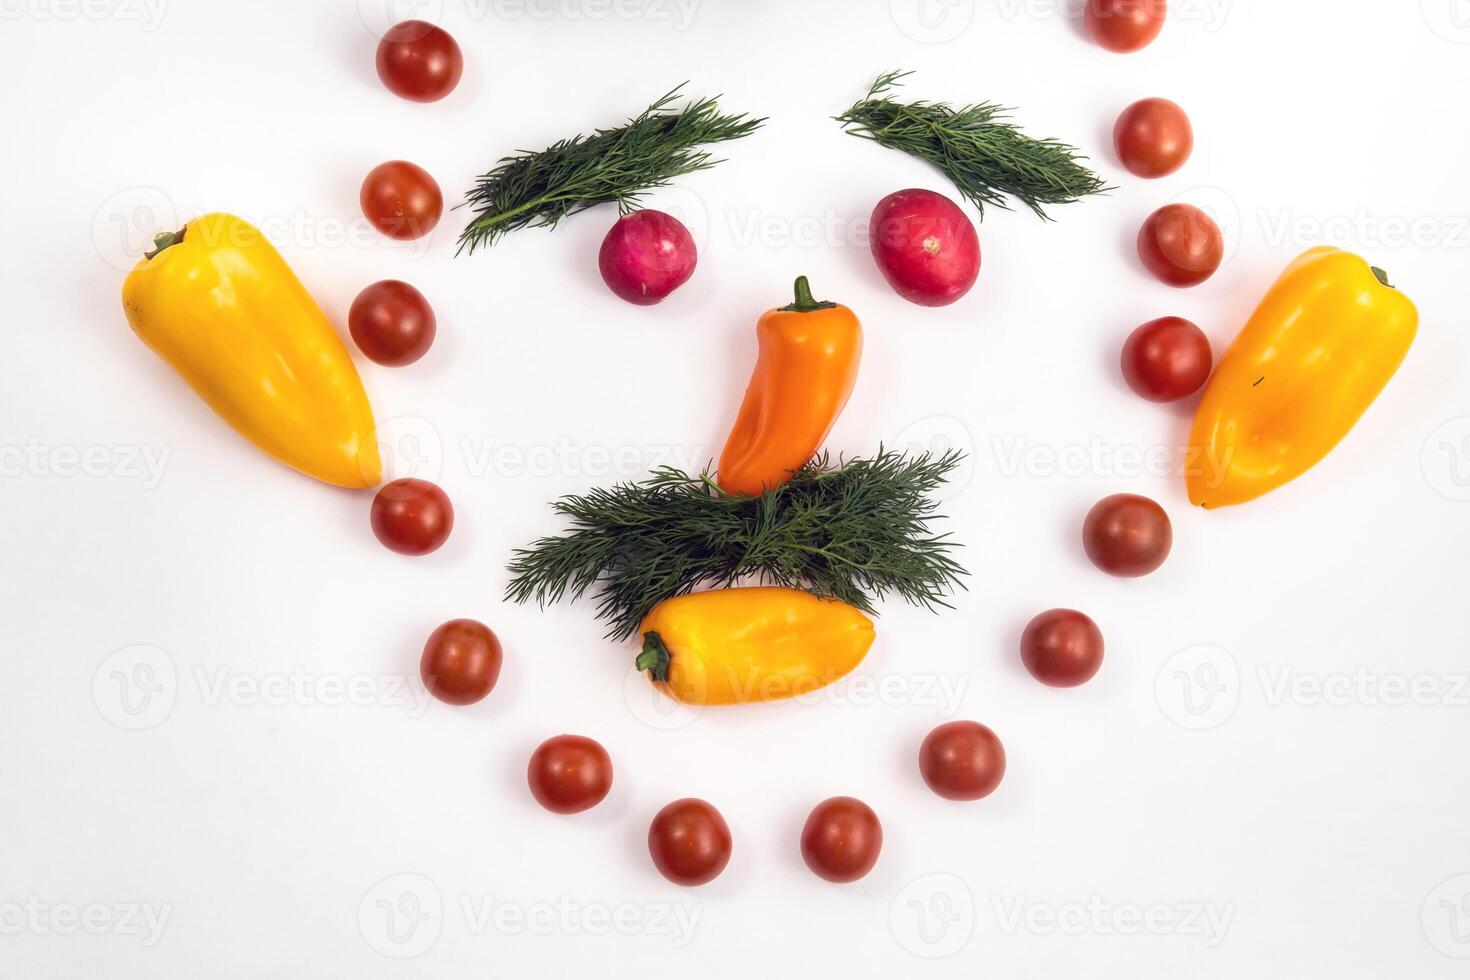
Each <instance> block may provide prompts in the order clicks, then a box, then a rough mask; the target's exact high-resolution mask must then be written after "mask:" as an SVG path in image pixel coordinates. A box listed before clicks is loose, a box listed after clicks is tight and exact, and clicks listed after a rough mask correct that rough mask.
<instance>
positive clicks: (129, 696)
mask: <svg viewBox="0 0 1470 980" xmlns="http://www.w3.org/2000/svg"><path fill="white" fill-rule="evenodd" d="M178 694H179V677H178V672H177V671H175V670H174V662H173V660H172V658H170V657H169V655H168V654H167V653H165V652H164V651H163V650H161V649H159V648H158V647H155V646H150V645H148V644H139V645H137V646H131V647H124V648H123V649H121V650H119V651H117V652H116V653H114V654H111V655H110V656H108V658H107V659H106V660H104V661H102V663H101V665H99V666H98V668H97V672H96V673H94V674H93V675H92V702H93V703H94V704H95V705H97V710H98V711H99V712H101V713H102V717H104V718H106V719H107V720H108V721H110V722H112V723H113V724H114V725H116V726H117V727H119V728H126V729H127V730H129V731H141V730H143V729H145V728H152V727H153V726H154V725H157V724H159V723H160V722H162V721H163V720H164V719H165V718H167V717H168V716H169V714H170V712H172V711H173V710H174V702H175V701H177V700H178Z"/></svg>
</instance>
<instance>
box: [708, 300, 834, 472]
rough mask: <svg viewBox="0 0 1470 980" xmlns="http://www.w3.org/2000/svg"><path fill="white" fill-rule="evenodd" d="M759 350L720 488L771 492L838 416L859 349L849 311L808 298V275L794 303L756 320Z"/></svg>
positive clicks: (723, 459)
mask: <svg viewBox="0 0 1470 980" xmlns="http://www.w3.org/2000/svg"><path fill="white" fill-rule="evenodd" d="M755 329H756V336H757V339H758V341H759V344H760V354H759V356H758V357H757V359H756V363H755V371H754V372H753V373H752V374H751V378H750V384H749V385H748V386H747V387H746V389H745V400H744V401H743V402H742V403H741V405H740V414H739V415H737V416H736V418H735V427H734V429H732V430H731V432H730V438H729V439H727V440H726V441H725V449H724V452H722V453H721V454H720V465H719V469H718V470H717V472H716V474H715V480H716V482H717V483H718V484H719V486H720V488H721V489H722V490H724V491H725V492H726V493H735V494H749V495H751V496H754V495H755V494H758V493H761V492H763V491H766V490H774V489H775V488H776V487H779V486H781V485H782V484H783V483H785V482H786V481H787V480H789V479H791V474H792V473H793V472H794V471H795V470H798V469H800V468H801V467H802V466H804V465H806V462H807V460H809V459H811V458H812V456H813V455H815V454H816V451H817V450H818V449H819V448H820V447H821V445H822V441H823V440H824V439H826V438H827V433H828V432H830V431H831V429H832V423H834V422H836V421H837V416H838V415H839V414H841V412H842V409H843V407H844V406H845V405H846V404H847V399H848V396H849V395H851V394H852V386H853V383H854V382H856V381H857V372H858V362H859V360H860V359H861V358H862V352H863V328H862V325H861V324H859V323H858V318H857V317H856V316H855V315H854V314H853V312H852V310H849V309H848V308H847V307H845V306H842V305H841V304H839V303H819V302H817V301H815V300H814V299H812V293H811V289H810V287H809V286H808V285H807V281H806V277H805V276H802V277H801V278H799V279H797V280H796V302H794V303H792V304H791V305H790V306H783V307H781V308H780V309H777V310H770V311H768V312H767V313H766V314H765V315H764V316H762V317H761V318H760V321H759V322H758V323H757V324H756V328H755Z"/></svg>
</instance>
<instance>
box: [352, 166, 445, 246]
mask: <svg viewBox="0 0 1470 980" xmlns="http://www.w3.org/2000/svg"><path fill="white" fill-rule="evenodd" d="M358 200H359V202H360V203H361V204H362V213H363V214H364V215H365V216H366V217H367V219H368V221H370V222H372V224H373V227H375V228H377V229H378V230H379V231H381V232H382V233H383V234H385V235H387V236H388V237H389V238H397V239H400V240H402V241H407V240H409V239H412V238H422V237H424V236H425V235H427V234H428V233H429V232H431V231H433V230H434V226H435V225H437V224H438V223H439V216H440V215H441V214H443V213H444V195H443V194H442V193H440V191H439V185H438V184H437V183H435V181H434V178H433V177H430V176H429V173H428V171H426V170H424V168H422V167H420V166H417V165H415V164H412V163H409V162H408V161H407V160H389V161H388V162H387V163H380V164H378V165H377V166H376V167H374V168H373V169H372V170H370V171H368V175H367V177H366V178H365V179H364V180H363V182H362V191H361V193H360V194H359V195H358Z"/></svg>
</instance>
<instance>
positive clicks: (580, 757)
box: [526, 735, 613, 813]
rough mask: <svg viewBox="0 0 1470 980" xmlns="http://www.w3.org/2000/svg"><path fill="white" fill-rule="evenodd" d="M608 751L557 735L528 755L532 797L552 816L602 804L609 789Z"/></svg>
mask: <svg viewBox="0 0 1470 980" xmlns="http://www.w3.org/2000/svg"><path fill="white" fill-rule="evenodd" d="M612 779H613V772H612V759H611V758H609V756H608V754H607V749H605V748H603V747H602V746H601V745H599V744H598V743H597V742H595V741H593V740H592V739H590V738H586V737H585V736H582V735H558V736H556V737H555V738H548V739H547V740H546V741H544V742H542V743H541V745H540V746H539V747H538V748H537V749H536V751H535V752H533V753H531V764H530V765H529V766H527V767H526V782H527V783H529V784H530V786H531V795H532V796H534V797H536V802H537V803H540V804H541V805H542V806H544V807H546V809H548V810H550V811H551V812H552V813H580V812H581V811H583V810H587V809H590V808H591V807H594V806H596V805H597V804H599V803H601V802H602V800H603V797H605V796H607V791H608V790H610V789H612Z"/></svg>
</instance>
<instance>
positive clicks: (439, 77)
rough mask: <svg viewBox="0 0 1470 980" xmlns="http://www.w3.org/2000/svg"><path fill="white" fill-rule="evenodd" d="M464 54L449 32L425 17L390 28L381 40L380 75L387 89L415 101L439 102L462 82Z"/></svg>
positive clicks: (379, 44)
mask: <svg viewBox="0 0 1470 980" xmlns="http://www.w3.org/2000/svg"><path fill="white" fill-rule="evenodd" d="M463 72H464V55H462V54H461V53H460V50H459V45H458V44H456V43H455V41H454V38H452V37H450V36H449V32H448V31H446V30H444V28H442V27H438V26H436V25H434V24H430V23H429V22H427V21H422V20H405V21H403V22H402V23H399V24H394V25H393V26H392V27H390V28H388V32H387V33H386V34H384V35H383V39H382V40H381V41H379V42H378V77H379V78H381V79H382V80H383V84H384V85H386V86H388V91H390V92H392V93H393V94H394V95H400V96H402V97H403V98H405V99H411V100H413V101H414V102H437V101H438V100H440V99H442V98H444V96H446V95H448V94H449V93H450V92H452V91H454V86H456V85H458V84H459V76H460V75H461V74H462V73H463Z"/></svg>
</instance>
